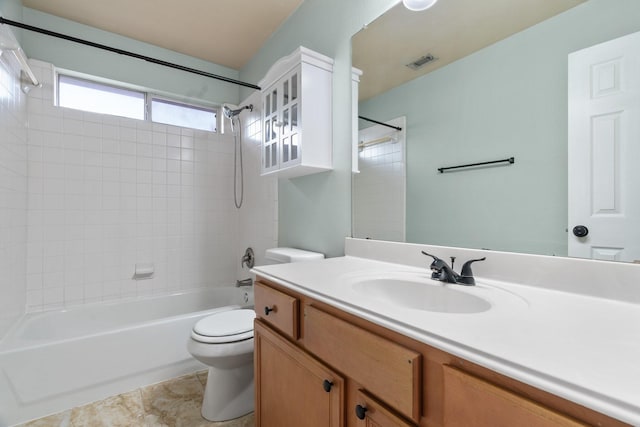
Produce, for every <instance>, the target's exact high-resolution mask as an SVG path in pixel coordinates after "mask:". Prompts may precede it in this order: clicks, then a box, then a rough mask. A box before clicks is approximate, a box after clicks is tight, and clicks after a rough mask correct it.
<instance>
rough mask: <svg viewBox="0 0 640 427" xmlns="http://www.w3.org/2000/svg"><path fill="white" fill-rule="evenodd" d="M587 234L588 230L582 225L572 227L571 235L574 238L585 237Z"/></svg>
mask: <svg viewBox="0 0 640 427" xmlns="http://www.w3.org/2000/svg"><path fill="white" fill-rule="evenodd" d="M587 234H589V229H588V228H587V227H585V226H584V225H576V226H575V227H573V235H574V236H576V237H586V236H587Z"/></svg>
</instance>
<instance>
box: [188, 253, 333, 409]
mask: <svg viewBox="0 0 640 427" xmlns="http://www.w3.org/2000/svg"><path fill="white" fill-rule="evenodd" d="M265 258H266V260H267V262H266V263H267V264H283V263H289V262H300V261H310V260H316V259H323V258H324V255H323V254H321V253H317V252H309V251H304V250H301V249H294V248H273V249H267V251H266V252H265ZM254 318H255V312H254V311H253V310H250V309H237V310H228V311H222V312H218V313H215V314H212V315H211V316H207V317H205V318H204V319H201V320H199V321H198V322H197V323H196V324H195V325H194V327H193V330H192V331H191V337H190V339H189V342H188V343H187V349H188V350H189V353H191V355H192V356H193V357H194V358H196V359H197V360H199V361H200V362H202V363H204V364H205V365H207V366H208V367H209V374H208V377H207V386H206V387H205V390H204V398H203V400H202V411H201V412H202V416H203V417H204V418H206V419H207V420H209V421H227V420H231V419H234V418H238V417H241V416H243V415H246V414H248V413H250V412H252V411H253V409H254V388H253V319H254Z"/></svg>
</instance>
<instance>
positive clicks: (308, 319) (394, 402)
mask: <svg viewBox="0 0 640 427" xmlns="http://www.w3.org/2000/svg"><path fill="white" fill-rule="evenodd" d="M304 346H305V347H306V348H307V349H308V350H309V351H311V352H312V353H314V354H315V355H316V356H317V357H319V358H320V359H322V360H324V361H325V362H326V363H327V364H329V365H330V366H332V367H334V368H335V369H336V370H338V371H340V372H343V373H345V374H347V375H349V377H350V378H352V379H354V380H355V381H356V382H357V383H358V384H360V385H361V386H362V387H363V388H365V389H366V390H367V391H368V392H370V393H372V394H373V395H375V396H376V397H377V398H379V399H380V400H382V401H383V402H385V403H386V404H387V405H389V406H391V407H393V408H394V409H396V410H397V411H398V412H399V413H400V414H402V415H404V416H405V417H407V418H408V419H411V420H414V421H416V422H418V421H419V420H420V384H421V383H420V375H421V356H420V354H419V353H416V352H415V351H412V350H409V349H406V348H404V347H402V346H400V345H398V344H396V343H394V342H392V341H389V340H386V339H384V338H382V337H380V336H378V335H375V334H372V333H370V332H367V331H365V330H364V329H360V328H359V327H357V326H353V325H351V324H349V323H347V322H345V321H343V320H340V319H338V318H336V317H334V316H332V315H330V314H327V313H325V312H323V311H320V310H318V309H316V308H314V307H313V306H310V305H307V306H305V308H304Z"/></svg>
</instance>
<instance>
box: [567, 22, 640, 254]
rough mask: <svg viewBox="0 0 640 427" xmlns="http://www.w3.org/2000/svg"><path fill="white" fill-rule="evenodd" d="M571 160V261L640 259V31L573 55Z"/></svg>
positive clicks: (570, 121) (570, 69)
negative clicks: (585, 230)
mask: <svg viewBox="0 0 640 427" xmlns="http://www.w3.org/2000/svg"><path fill="white" fill-rule="evenodd" d="M568 156H569V160H568V176H569V200H568V203H569V206H568V209H569V233H568V234H569V237H568V238H569V256H574V257H581V258H594V259H602V260H610V261H636V260H640V33H635V34H631V35H628V36H625V37H621V38H619V39H615V40H612V41H609V42H606V43H602V44H599V45H596V46H592V47H590V48H587V49H583V50H580V51H578V52H574V53H572V54H570V55H569V153H568ZM576 226H584V227H586V228H587V229H588V234H587V235H586V236H584V237H578V236H576V235H575V234H574V227H576ZM580 231H581V230H580V229H578V230H576V234H580ZM582 231H584V230H582Z"/></svg>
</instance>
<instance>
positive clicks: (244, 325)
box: [192, 309, 256, 343]
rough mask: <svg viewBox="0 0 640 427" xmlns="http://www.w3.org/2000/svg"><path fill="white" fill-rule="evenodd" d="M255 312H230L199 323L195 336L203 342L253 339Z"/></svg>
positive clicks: (215, 315)
mask: <svg viewBox="0 0 640 427" xmlns="http://www.w3.org/2000/svg"><path fill="white" fill-rule="evenodd" d="M255 317H256V313H255V311H253V310H248V309H241V310H228V311H223V312H220V313H215V314H212V315H211V316H207V317H205V318H204V319H201V320H200V321H198V323H196V324H195V326H194V327H193V334H192V335H193V336H194V338H195V339H197V340H198V341H202V342H212V343H213V342H231V341H240V340H243V339H248V338H251V337H253V319H254V318H255Z"/></svg>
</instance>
